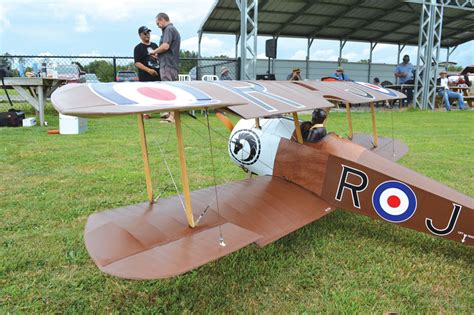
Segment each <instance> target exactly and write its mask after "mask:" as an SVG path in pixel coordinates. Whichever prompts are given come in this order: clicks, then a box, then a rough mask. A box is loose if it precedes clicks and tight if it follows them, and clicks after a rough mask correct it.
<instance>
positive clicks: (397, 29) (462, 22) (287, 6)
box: [200, 0, 474, 47]
mask: <svg viewBox="0 0 474 315" xmlns="http://www.w3.org/2000/svg"><path fill="white" fill-rule="evenodd" d="M418 2H419V1H416V0H405V1H400V0H384V1H377V0H338V1H332V0H320V1H312V0H292V1H278V0H260V1H259V4H258V34H259V35H261V36H282V37H301V38H323V39H333V40H334V39H340V40H350V41H364V42H379V43H389V44H408V45H418V34H419V28H420V22H419V19H420V11H421V9H422V6H421V5H420V4H419V3H418ZM442 25H443V33H442V42H441V46H442V47H452V46H457V45H459V44H462V43H465V42H468V41H470V40H473V39H474V31H473V30H474V5H473V4H472V3H469V4H467V6H466V7H465V8H464V9H457V8H454V7H452V6H447V7H445V8H444V16H443V24H442ZM200 31H201V32H202V33H220V34H239V32H240V11H239V9H238V7H237V5H236V3H235V0H219V1H216V2H215V4H214V6H213V8H212V9H211V10H210V12H209V14H208V16H207V18H206V20H205V21H204V22H203V24H202V26H201V29H200Z"/></svg>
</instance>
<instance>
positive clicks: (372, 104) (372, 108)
mask: <svg viewBox="0 0 474 315" xmlns="http://www.w3.org/2000/svg"><path fill="white" fill-rule="evenodd" d="M370 111H371V112H372V132H373V135H374V147H377V146H378V145H379V137H378V135H377V126H376V125H375V104H374V102H370Z"/></svg>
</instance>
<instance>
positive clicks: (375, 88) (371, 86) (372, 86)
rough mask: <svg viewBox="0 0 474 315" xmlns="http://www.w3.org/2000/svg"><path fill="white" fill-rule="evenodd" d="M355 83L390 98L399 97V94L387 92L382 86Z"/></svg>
mask: <svg viewBox="0 0 474 315" xmlns="http://www.w3.org/2000/svg"><path fill="white" fill-rule="evenodd" d="M355 83H357V84H359V85H362V86H365V87H368V88H369V89H372V90H374V91H377V92H380V93H382V94H385V95H388V96H393V97H396V96H397V94H395V92H393V91H390V90H387V89H385V88H383V87H381V86H378V85H375V84H370V83H367V82H355Z"/></svg>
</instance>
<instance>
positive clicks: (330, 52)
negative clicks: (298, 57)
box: [311, 49, 339, 61]
mask: <svg viewBox="0 0 474 315" xmlns="http://www.w3.org/2000/svg"><path fill="white" fill-rule="evenodd" d="M337 58H339V55H338V52H336V51H335V50H334V49H318V50H316V51H315V52H314V53H312V54H311V59H312V60H326V61H337Z"/></svg>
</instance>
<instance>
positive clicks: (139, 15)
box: [0, 0, 474, 67]
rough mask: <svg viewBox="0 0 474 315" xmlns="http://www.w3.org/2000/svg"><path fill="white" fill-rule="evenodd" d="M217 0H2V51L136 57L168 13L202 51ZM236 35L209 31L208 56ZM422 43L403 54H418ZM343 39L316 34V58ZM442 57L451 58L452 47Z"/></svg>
mask: <svg viewBox="0 0 474 315" xmlns="http://www.w3.org/2000/svg"><path fill="white" fill-rule="evenodd" d="M213 4H214V0H160V1H157V0H135V1H132V0H113V1H105V0H102V1H101V0H0V54H4V53H5V52H8V53H10V54H12V55H61V56H64V55H65V56H70V55H75V56H132V55H133V48H134V46H135V45H136V44H138V42H139V38H138V34H137V30H138V27H140V26H141V25H146V26H148V27H149V28H150V29H152V41H159V37H160V34H161V31H160V30H159V29H158V28H157V26H156V24H155V16H156V15H157V14H158V13H159V12H166V13H167V14H168V15H169V16H170V19H171V22H173V24H174V25H175V26H176V28H177V29H178V30H179V32H180V34H181V39H182V42H181V49H185V50H193V51H197V43H198V38H197V31H198V29H199V27H200V25H201V24H202V23H203V21H204V20H205V18H206V16H207V14H208V13H209V11H210V9H211V8H212V6H213ZM266 39H268V38H266V37H260V38H259V40H258V51H257V53H258V57H259V58H265V40H266ZM234 41H235V37H234V36H229V35H215V34H204V36H203V39H202V44H201V47H202V48H201V52H202V56H217V55H227V56H229V57H234V56H235V43H234ZM416 51H417V49H416V47H413V46H407V47H406V48H405V49H404V50H403V51H402V55H403V54H409V55H410V56H411V59H412V61H413V60H415V59H416ZM473 52H474V41H470V42H468V43H466V44H463V45H460V46H459V47H458V48H457V49H456V50H455V51H454V52H453V54H452V55H451V57H450V61H455V62H457V63H458V65H460V66H463V67H464V66H466V65H468V64H474V54H473ZM277 54H278V58H279V59H298V60H304V59H305V58H306V39H288V38H286V39H285V38H280V39H279V40H278V52H277ZM338 54H339V42H338V41H330V40H320V39H316V40H315V41H314V43H313V45H312V47H311V53H310V58H311V59H312V60H325V61H337V58H338ZM343 58H346V59H348V60H349V61H350V62H358V61H360V60H361V59H368V58H369V44H368V43H360V42H347V44H346V46H345V48H344V50H343ZM440 60H441V61H443V60H446V49H442V50H441V55H440ZM396 61H397V46H396V45H386V44H378V45H377V46H376V47H375V50H374V55H373V62H375V63H389V64H395V63H396Z"/></svg>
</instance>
